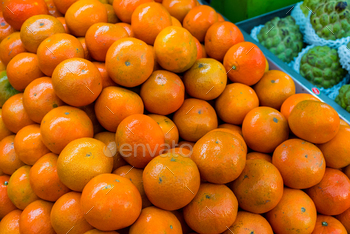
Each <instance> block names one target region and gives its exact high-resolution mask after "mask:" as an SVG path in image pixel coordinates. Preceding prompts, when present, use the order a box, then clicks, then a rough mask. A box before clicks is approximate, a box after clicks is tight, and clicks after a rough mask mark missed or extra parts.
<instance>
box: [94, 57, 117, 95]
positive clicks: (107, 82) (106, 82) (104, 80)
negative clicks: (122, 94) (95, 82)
mask: <svg viewBox="0 0 350 234" xmlns="http://www.w3.org/2000/svg"><path fill="white" fill-rule="evenodd" d="M92 63H93V64H94V65H95V66H96V67H97V69H98V70H99V71H100V74H101V78H102V89H104V88H106V87H109V86H117V84H116V83H115V82H114V81H113V80H112V79H111V78H110V77H109V75H108V73H107V69H106V65H105V64H104V63H101V62H92Z"/></svg>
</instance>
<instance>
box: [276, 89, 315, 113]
mask: <svg viewBox="0 0 350 234" xmlns="http://www.w3.org/2000/svg"><path fill="white" fill-rule="evenodd" d="M305 100H313V101H319V99H317V98H316V97H315V96H313V95H312V94H308V93H296V94H293V95H292V96H290V97H288V98H287V99H286V100H285V101H284V102H283V103H282V106H281V113H282V115H284V117H286V119H287V120H288V118H289V115H290V113H291V112H292V110H293V108H294V107H295V105H296V104H298V103H299V102H301V101H305Z"/></svg>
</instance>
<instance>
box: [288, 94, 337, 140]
mask: <svg viewBox="0 0 350 234" xmlns="http://www.w3.org/2000/svg"><path fill="white" fill-rule="evenodd" d="M288 123H289V127H290V129H291V130H292V132H293V133H294V134H295V135H296V136H298V137H300V138H302V139H305V140H307V141H309V142H311V143H315V144H322V143H326V142H327V141H330V140H331V139H332V138H333V137H335V136H336V134H337V133H338V131H339V126H340V120H339V115H338V113H337V112H336V111H335V110H334V109H333V108H332V107H331V106H330V105H328V104H326V103H322V102H319V101H311V100H305V101H301V102H299V103H298V104H297V105H296V106H295V107H294V109H293V110H292V112H291V113H290V115H289V118H288Z"/></svg>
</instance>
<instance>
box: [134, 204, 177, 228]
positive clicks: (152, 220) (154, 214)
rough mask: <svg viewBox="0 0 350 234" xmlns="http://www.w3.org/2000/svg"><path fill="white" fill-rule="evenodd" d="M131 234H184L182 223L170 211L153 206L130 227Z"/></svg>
mask: <svg viewBox="0 0 350 234" xmlns="http://www.w3.org/2000/svg"><path fill="white" fill-rule="evenodd" d="M129 233H130V234H139V233H144V234H151V233H173V234H182V233H183V232H182V227H181V223H180V221H179V220H178V219H177V218H176V216H175V215H174V214H172V213H171V212H170V211H166V210H162V209H159V208H157V207H154V206H151V207H147V208H145V209H143V210H142V211H141V214H140V217H139V218H138V219H137V221H136V222H135V223H134V224H133V225H132V226H131V227H130V231H129Z"/></svg>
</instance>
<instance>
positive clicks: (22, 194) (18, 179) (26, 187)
mask: <svg viewBox="0 0 350 234" xmlns="http://www.w3.org/2000/svg"><path fill="white" fill-rule="evenodd" d="M30 168H31V167H30V166H28V165H24V166H22V167H20V168H18V169H17V171H15V172H14V173H13V174H12V175H11V177H10V180H9V182H8V186H7V194H8V196H9V198H10V200H11V201H12V203H13V204H14V205H15V206H16V207H17V208H18V209H20V210H23V209H24V208H26V207H27V206H28V205H29V204H30V203H32V202H33V201H35V200H38V199H39V198H38V196H37V195H35V193H34V191H33V189H32V187H31V186H30V182H29V171H30Z"/></svg>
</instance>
